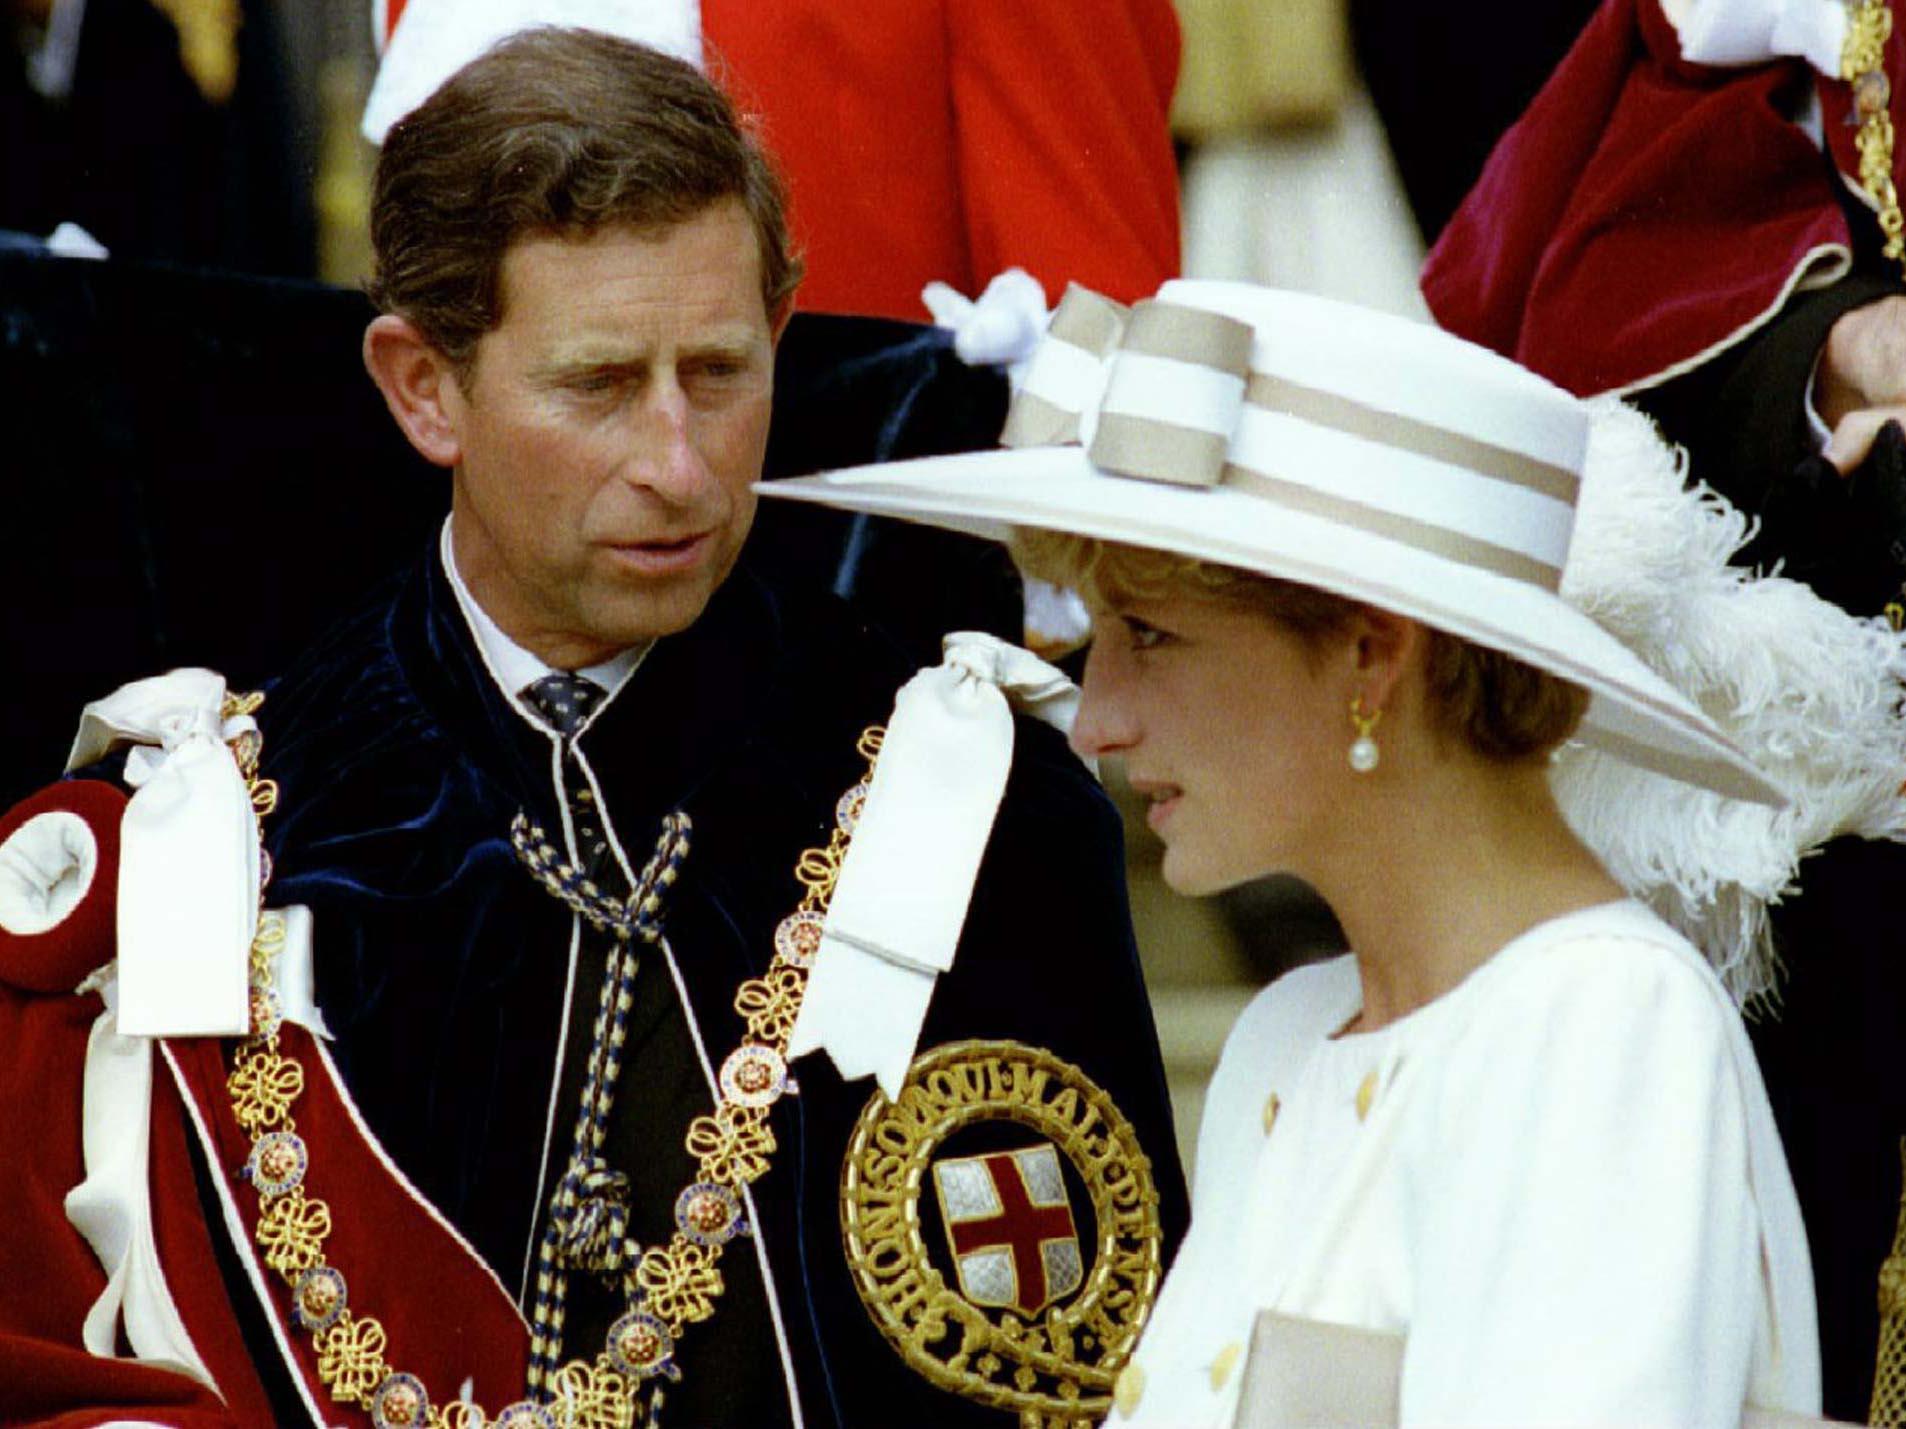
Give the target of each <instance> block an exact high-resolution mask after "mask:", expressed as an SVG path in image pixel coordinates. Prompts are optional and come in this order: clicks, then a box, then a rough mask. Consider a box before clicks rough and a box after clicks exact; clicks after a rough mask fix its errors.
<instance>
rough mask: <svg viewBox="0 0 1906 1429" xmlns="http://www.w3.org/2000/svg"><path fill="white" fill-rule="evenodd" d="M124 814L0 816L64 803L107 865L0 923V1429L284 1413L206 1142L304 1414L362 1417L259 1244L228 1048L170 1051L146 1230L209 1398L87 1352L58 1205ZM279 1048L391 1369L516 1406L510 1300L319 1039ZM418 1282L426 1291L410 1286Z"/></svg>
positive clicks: (56, 800) (191, 1046)
mask: <svg viewBox="0 0 1906 1429" xmlns="http://www.w3.org/2000/svg"><path fill="white" fill-rule="evenodd" d="M125 804H126V796H125V795H124V794H123V793H121V792H120V791H119V790H118V789H116V788H114V787H113V786H112V785H110V784H103V783H98V782H95V781H90V780H75V781H73V782H70V783H64V784H56V785H53V786H51V787H50V788H48V789H46V790H43V791H42V792H41V793H39V794H36V795H34V796H33V797H32V798H30V799H28V800H26V801H24V802H22V803H21V804H19V805H17V806H15V807H14V808H13V809H12V810H11V811H8V812H7V813H6V814H5V816H4V817H3V818H0V842H4V841H5V840H6V838H7V837H8V836H9V835H11V834H12V833H13V831H14V830H15V829H17V828H18V827H19V826H20V825H21V824H23V823H25V822H26V821H27V820H28V819H29V818H32V817H34V816H35V815H37V814H39V813H42V812H45V811H47V810H50V809H65V810H69V811H71V812H74V813H77V814H79V815H80V816H81V817H83V818H84V819H86V821H87V823H88V824H89V825H90V826H91V827H92V829H93V831H94V837H95V839H96V840H97V844H98V848H99V854H100V860H99V865H98V868H97V870H96V872H95V875H94V878H93V883H92V886H91V889H90V890H89V891H88V893H87V895H86V897H85V898H84V899H83V900H82V901H81V903H80V905H79V906H78V908H77V909H76V910H75V911H74V912H73V914H72V915H71V916H69V917H68V918H67V920H66V921H65V922H63V923H61V924H60V925H58V926H57V927H56V928H54V929H52V930H50V931H49V932H47V933H45V934H41V935H38V936H32V937H22V936H16V935H14V934H12V933H7V932H5V931H4V930H0V1047H5V1048H6V1052H7V1055H6V1056H5V1057H0V1106H4V1107H6V1108H7V1109H8V1115H7V1117H6V1118H5V1119H4V1120H0V1205H4V1206H5V1207H6V1209H7V1214H6V1217H5V1219H4V1220H3V1221H0V1286H4V1287H5V1288H6V1293H5V1294H0V1424H27V1423H30V1424H35V1425H42V1426H58V1429H82V1426H89V1425H101V1424H109V1423H112V1422H115V1421H120V1420H136V1421H147V1420H150V1421H152V1422H154V1423H159V1424H165V1425H168V1426H177V1429H255V1426H259V1425H266V1424H270V1423H272V1422H273V1418H274V1416H273V1413H272V1409H271V1406H270V1403H269V1401H268V1400H267V1398H266V1395H265V1391H264V1389H263V1388H262V1386H261V1385H260V1383H259V1380H258V1377H257V1374H256V1372H255V1371H254V1369H253V1366H252V1364H251V1361H250V1358H249V1354H248V1351H247V1348H246V1345H245V1343H244V1340H243V1337H242V1335H241V1332H240V1330H239V1327H238V1320H237V1318H236V1316H235V1314H234V1311H233V1308H232V1305H231V1301H230V1299H229V1297H228V1295H227V1292H226V1288H225V1284H224V1282H223V1280H222V1278H221V1275H220V1271H219V1266H218V1262H217V1260H216V1258H215V1256H214V1253H213V1249H212V1244H211V1240H210V1236H209V1233H208V1230H207V1226H206V1223H205V1219H204V1216H203V1213H202V1210H201V1206H200V1201H199V1196H198V1191H197V1188H196V1185H195V1181H194V1176H193V1171H192V1163H191V1157H190V1152H189V1149H188V1146H187V1141H186V1138H187V1137H188V1136H197V1137H198V1138H199V1139H200V1142H201V1148H202V1152H203V1154H204V1158H205V1160H206V1162H207V1164H209V1165H211V1166H213V1167H216V1168H217V1171H218V1176H217V1180H218V1182H219V1187H220V1189H219V1195H220V1198H221V1200H222V1201H223V1202H224V1204H225V1206H226V1209H227V1214H228V1215H230V1216H236V1217H237V1218H238V1220H239V1221H240V1222H241V1223H242V1224H243V1226H244V1227H245V1230H246V1233H247V1234H246V1236H245V1238H244V1242H243V1244H244V1254H245V1257H246V1260H247V1262H248V1264H247V1273H248V1274H250V1275H252V1276H253V1277H254V1283H260V1282H262V1283H264V1284H266V1285H268V1286H269V1287H270V1289H269V1292H268V1294H267V1296H266V1297H264V1299H265V1300H266V1302H267V1303H268V1304H269V1306H270V1313H271V1315H272V1319H273V1333H274V1335H275V1336H276V1337H277V1338H278V1340H279V1342H280V1344H281V1346H289V1347H290V1348H291V1353H292V1357H293V1363H294V1364H295V1365H296V1368H297V1371H298V1372H299V1374H300V1376H301V1377H302V1379H303V1381H304V1393H305V1394H306V1395H307V1396H308V1400H307V1402H308V1404H309V1405H311V1406H313V1407H314V1408H315V1412H316V1413H318V1414H321V1415H322V1416H323V1422H326V1423H333V1422H338V1421H340V1420H343V1419H346V1418H351V1417H352V1416H350V1415H349V1414H348V1413H347V1412H346V1411H344V1410H343V1409H342V1408H341V1407H340V1406H337V1405H334V1404H333V1403H332V1402H331V1400H330V1398H329V1396H328V1394H327V1393H326V1392H325V1390H324V1389H323V1387H322V1386H321V1384H320V1382H319V1380H318V1378H317V1373H316V1370H317V1365H316V1357H315V1352H314V1350H313V1348H312V1342H311V1337H310V1335H309V1334H307V1333H306V1332H304V1331H302V1330H300V1329H298V1328H297V1327H295V1326H294V1325H292V1324H291V1323H290V1319H289V1315H288V1309H289V1296H288V1293H287V1291H286V1288H285V1286H284V1284H283V1282H282V1280H281V1278H280V1277H279V1276H278V1275H277V1274H276V1272H274V1271H271V1270H269V1269H268V1268H266V1267H265V1266H264V1264H263V1263H262V1260H260V1259H259V1254H258V1251H257V1247H256V1244H255V1242H253V1241H252V1239H251V1236H250V1232H251V1230H252V1229H253V1228H254V1227H255V1226H256V1224H257V1220H258V1196H257V1195H256V1193H255V1192H254V1191H252V1189H251V1188H250V1187H249V1186H248V1185H246V1184H245V1183H244V1182H243V1181H242V1180H240V1179H239V1177H238V1176H237V1174H236V1173H237V1170H238V1168H240V1167H242V1166H243V1165H244V1164H245V1161H246V1158H247V1156H248V1155H249V1154H250V1149H251V1142H250V1138H249V1137H248V1136H247V1135H246V1134H245V1133H244V1132H243V1131H242V1130H241V1129H240V1127H239V1126H238V1124H237V1121H236V1120H235V1118H234V1117H233V1114H232V1101H231V1096H230V1094H229V1093H228V1092H227V1090H226V1087H225V1078H226V1074H227V1072H228V1070H229V1056H230V1043H229V1042H227V1041H226V1040H224V1039H218V1038H191V1039H183V1040H178V1041H168V1042H165V1043H162V1044H160V1045H159V1047H158V1049H157V1060H156V1061H155V1065H154V1067H153V1079H152V1091H153V1101H152V1114H151V1118H150V1121H151V1128H152V1145H151V1163H150V1175H149V1190H150V1194H151V1200H152V1211H153V1233H154V1239H155V1241H156V1243H157V1248H158V1251H159V1258H160V1262H161V1264H162V1265H163V1267H164V1273H165V1277H166V1285H167V1288H168V1289H169V1290H170V1292H171V1295H172V1298H173V1302H174V1304H175V1306H176V1308H177V1310H178V1312H179V1316H180V1318H181V1320H182V1321H183V1322H184V1324H185V1327H186V1330H187V1333H188V1334H189V1335H190V1336H191V1339H192V1343H193V1347H194V1348H195V1349H196V1350H197V1351H198V1354H199V1357H200V1358H201V1359H202V1360H203V1361H204V1362H205V1366H206V1368H207V1370H209V1371H210V1373H211V1375H212V1377H213V1379H214V1380H215V1381H216V1383H217V1391H216V1392H214V1391H212V1390H210V1389H208V1388H207V1387H206V1386H204V1385H203V1384H201V1383H200V1382H199V1381H197V1380H196V1379H193V1378H190V1377H188V1376H186V1375H184V1374H181V1373H178V1372H175V1371H173V1370H171V1369H168V1368H163V1367H159V1366H155V1365H151V1364H143V1363H140V1362H137V1361H135V1360H132V1359H130V1358H120V1359H108V1358H104V1357H101V1356H96V1355H93V1354H90V1353H88V1352H87V1351H86V1350H85V1349H84V1348H82V1338H81V1325H82V1324H83V1323H84V1321H85V1318H86V1313H87V1311H88V1310H89V1309H90V1308H91V1306H92V1304H93V1302H94V1301H95V1300H96V1299H97V1298H98V1297H99V1295H100V1293H101V1291H102V1290H104V1289H105V1286H106V1275H105V1272H104V1270H103V1269H102V1268H101V1266H100V1263H99V1260H98V1258H97V1257H96V1256H95V1254H94V1253H93V1250H92V1248H91V1247H90V1246H88V1245H87V1243H86V1241H85V1239H84V1238H83V1237H82V1236H81V1235H80V1233H79V1231H78V1230H76V1229H75V1228H74V1226H73V1224H72V1222H71V1221H70V1220H69V1219H68V1218H67V1215H66V1212H65V1209H64V1202H65V1197H66V1194H67V1192H69V1191H70V1190H71V1189H72V1188H73V1187H74V1186H76V1185H78V1184H79V1183H80V1182H81V1181H82V1180H84V1179H85V1174H86V1171H85V1160H84V1154H83V1150H82V1147H81V1141H80V1134H81V1133H80V1120H79V1118H78V1117H76V1116H75V1115H74V1111H75V1109H76V1108H78V1107H79V1106H81V1105H82V1102H83V1088H84V1074H85V1065H86V1051H87V1037H88V1034H89V1032H90V1031H91V1028H92V1025H93V1022H94V1020H95V1019H96V1018H97V1017H98V1016H99V1013H100V1010H101V1006H102V1004H101V1002H100V999H99V996H98V994H97V993H92V992H88V993H83V994H80V993H74V992H73V991H72V989H73V988H74V987H75V986H76V985H78V983H79V982H80V981H81V979H82V978H84V977H85V976H86V975H87V974H88V973H89V972H91V971H92V970H94V969H95V968H97V967H98V966H100V965H101V964H103V963H104V962H106V961H107V960H108V959H109V958H110V957H111V955H112V951H113V947H114V936H113V926H114V898H113V890H114V888H115V887H116V885H117V881H118V834H119V818H120V814H121V812H122V811H123V809H124V807H125ZM282 1045H283V1050H284V1051H285V1053H286V1054H287V1055H289V1056H292V1057H294V1058H296V1059H297V1060H298V1061H299V1062H300V1063H301V1064H302V1065H303V1067H304V1069H305V1089H304V1092H303V1094H302V1095H301V1096H300V1097H299V1099H298V1101H297V1104H296V1105H295V1107H294V1108H293V1114H294V1115H295V1116H296V1118H297V1121H298V1128H299V1132H300V1134H301V1135H302V1136H303V1137H304V1138H305V1139H306V1141H307V1143H308V1144H309V1145H310V1146H312V1148H313V1165H312V1171H311V1173H310V1174H311V1180H310V1183H309V1194H312V1195H315V1196H318V1197H319V1198H321V1199H325V1200H327V1201H329V1202H330V1203H332V1204H333V1206H334V1207H335V1208H336V1209H338V1210H344V1209H345V1208H346V1207H348V1213H346V1214H339V1215H334V1217H333V1226H332V1231H331V1234H330V1237H329V1238H328V1240H327V1241H326V1242H325V1251H326V1257H327V1259H328V1260H330V1261H331V1263H333V1264H336V1265H338V1266H339V1267H340V1268H343V1269H344V1271H345V1274H346V1275H347V1277H348V1291H349V1298H350V1302H351V1304H352V1305H353V1307H354V1308H355V1309H356V1310H357V1312H358V1313H359V1314H360V1315H371V1316H374V1317H375V1318H376V1319H377V1320H379V1322H380V1323H382V1325H383V1326H384V1329H385V1330H386V1332H387V1333H388V1335H389V1338H390V1349H389V1351H388V1352H387V1357H388V1358H389V1359H390V1360H391V1361H393V1362H394V1365H395V1367H396V1368H399V1369H403V1370H408V1371H410V1372H412V1373H415V1374H418V1375H420V1376H422V1377H423V1379H424V1381H425V1383H426V1384H433V1385H443V1384H453V1385H454V1384H458V1383H460V1382H461V1381H462V1379H463V1378H464V1376H465V1375H471V1376H473V1377H474V1390H475V1393H476V1397H477V1400H478V1402H479V1403H483V1404H488V1405H490V1406H492V1407H498V1406H501V1405H503V1404H506V1403H508V1402H510V1400H511V1399H512V1398H514V1397H515V1396H516V1395H518V1394H520V1392H521V1387H522V1383H523V1365H524V1356H525V1351H526V1345H527V1336H526V1333H525V1329H524V1325H523V1320H522V1317H521V1315H520V1314H519V1313H518V1312H517V1309H516V1307H515V1305H514V1304H513V1303H512V1302H511V1300H510V1298H509V1296H508V1294H507V1293H506V1292H505V1291H504V1290H503V1288H502V1287H501V1286H500V1285H498V1284H497V1282H496V1280H495V1278H494V1277H493V1276H491V1275H490V1273H489V1272H488V1271H487V1270H486V1269H485V1268H484V1267H483V1265H482V1264H481V1262H480V1261H479V1260H478V1259H477V1258H476V1257H475V1256H474V1255H472V1254H470V1253H469V1252H468V1250H467V1248H466V1247H465V1246H464V1243H463V1242H462V1240H461V1239H460V1238H459V1237H458V1236H457V1235H456V1233H455V1231H453V1230H452V1229H451V1228H450V1227H449V1225H448V1224H447V1223H446V1222H445V1221H444V1220H443V1218H442V1217H441V1216H439V1215H438V1214H437V1213H436V1212H435V1211H434V1210H432V1209H431V1208H430V1207H429V1205H428V1204H427V1203H426V1202H425V1201H424V1200H423V1199H422V1198H421V1197H420V1196H418V1195H417V1194H416V1193H415V1192H414V1191H413V1190H412V1189H411V1188H410V1187H409V1186H408V1185H407V1184H406V1183H405V1182H404V1181H403V1179H402V1178H401V1176H399V1175H398V1174H397V1173H396V1171H395V1169H394V1168H393V1167H392V1166H390V1164H389V1162H388V1161H387V1159H386V1158H385V1157H384V1156H383V1154H382V1153H381V1152H380V1151H379V1150H378V1149H377V1148H376V1146H375V1145H374V1144H373V1143H372V1142H371V1141H370V1140H369V1139H368V1138H367V1137H365V1136H364V1135H363V1134H362V1129H361V1125H360V1123H359V1121H358V1118H357V1116H356V1113H355V1112H354V1110H353V1109H352V1108H351V1106H350V1103H349V1099H348V1097H346V1096H345V1094H344V1093H343V1092H342V1090H341V1088H340V1087H339V1086H338V1084H337V1083H336V1082H335V1080H334V1078H333V1077H332V1076H331V1075H329V1074H328V1072H327V1063H326V1061H325V1058H324V1056H323V1054H322V1052H321V1051H320V1050H319V1048H318V1045H317V1043H316V1041H315V1039H313V1038H312V1037H311V1036H310V1035H309V1034H308V1033H307V1032H305V1031H304V1030H303V1029H302V1028H298V1027H293V1026H287V1027H286V1028H285V1029H284V1032H283V1044H282ZM394 1247H397V1248H401V1249H397V1250H394V1249H393V1248H394ZM426 1286H427V1287H428V1293H425V1294H420V1293H418V1291H419V1287H426ZM123 1348H124V1347H123V1346H122V1350H123ZM353 1422H355V1420H353Z"/></svg>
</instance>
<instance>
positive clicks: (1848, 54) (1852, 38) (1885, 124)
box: [1840, 0, 1906, 259]
mask: <svg viewBox="0 0 1906 1429" xmlns="http://www.w3.org/2000/svg"><path fill="white" fill-rule="evenodd" d="M1892 33H1893V12H1892V9H1891V8H1890V7H1889V5H1888V4H1887V0H1858V3H1856V4H1854V5H1852V6H1851V7H1850V8H1849V9H1848V11H1847V27H1846V39H1845V40H1844V41H1843V42H1842V44H1841V47H1840V78H1841V79H1843V80H1845V81H1846V82H1847V83H1848V84H1850V85H1852V86H1853V105H1854V112H1855V113H1856V114H1857V115H1858V116H1859V121H1860V130H1859V133H1858V134H1856V135H1855V136H1854V138H1853V146H1854V148H1855V149H1856V150H1857V151H1858V153H1859V156H1860V187H1861V188H1862V189H1864V190H1865V191H1866V196H1867V197H1868V198H1869V199H1871V200H1872V203H1873V208H1874V211H1875V213H1876V214H1877V215H1878V218H1879V225H1880V232H1881V233H1882V234H1884V235H1885V238H1886V242H1885V245H1884V246H1883V248H1882V250H1881V251H1882V252H1883V253H1884V254H1885V255H1886V256H1887V257H1888V258H1893V259H1900V258H1906V214H1902V213H1901V212H1900V206H1899V192H1898V190H1897V189H1896V188H1895V187H1894V182H1893V140H1894V135H1893V117H1892V114H1891V113H1890V112H1889V110H1890V105H1891V103H1892V85H1891V83H1890V82H1889V81H1888V79H1887V77H1886V42H1887V40H1888V39H1889V38H1890V37H1891V35H1892Z"/></svg>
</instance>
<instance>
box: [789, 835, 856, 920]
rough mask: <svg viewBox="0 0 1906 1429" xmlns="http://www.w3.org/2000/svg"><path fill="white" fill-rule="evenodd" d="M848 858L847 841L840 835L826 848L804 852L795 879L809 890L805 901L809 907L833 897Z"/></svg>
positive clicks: (795, 867)
mask: <svg viewBox="0 0 1906 1429" xmlns="http://www.w3.org/2000/svg"><path fill="white" fill-rule="evenodd" d="M846 857H847V841H846V840H845V839H843V838H841V837H840V836H839V834H838V833H837V834H836V835H835V838H834V841H833V842H832V843H830V844H829V845H828V846H827V847H826V848H810V849H803V850H802V852H801V859H800V862H798V863H796V864H795V865H794V877H795V879H796V880H797V881H799V883H800V885H801V887H802V888H804V889H806V890H807V892H806V895H805V901H806V903H807V904H808V905H809V906H812V905H814V904H815V903H817V902H819V901H822V900H825V899H826V898H828V897H831V896H832V894H833V892H834V885H835V884H836V883H838V882H840V870H841V864H842V863H843V862H845V861H846Z"/></svg>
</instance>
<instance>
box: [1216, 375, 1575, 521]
mask: <svg viewBox="0 0 1906 1429" xmlns="http://www.w3.org/2000/svg"><path fill="white" fill-rule="evenodd" d="M1244 400H1245V401H1247V402H1249V403H1250V404H1251V405H1252V406H1254V407H1263V408H1265V409H1266V410H1268V411H1272V412H1283V413H1285V414H1286V415H1287V416H1292V417H1296V418H1298V419H1299V420H1300V421H1305V422H1310V423H1311V424H1313V425H1315V426H1319V427H1328V428H1330V430H1332V431H1333V432H1342V433H1344V434H1345V435H1347V436H1353V437H1362V438H1364V439H1365V440H1366V441H1372V442H1380V443H1381V444H1382V445H1384V446H1386V447H1394V448H1396V449H1397V450H1398V451H1405V452H1410V453H1412V454H1413V455H1415V456H1420V457H1426V458H1428V459H1429V460H1430V461H1436V462H1442V463H1443V464H1444V465H1446V466H1459V467H1462V468H1463V469H1464V470H1465V471H1473V472H1475V473H1476V474H1477V475H1478V476H1486V477H1488V478H1490V479H1491V480H1492V481H1506V482H1508V483H1509V484H1510V485H1512V486H1520V487H1522V488H1524V489H1525V490H1528V491H1534V492H1539V493H1540V494H1541V495H1543V496H1547V497H1549V498H1550V499H1552V500H1555V501H1560V502H1562V503H1564V504H1565V505H1568V506H1571V507H1572V506H1574V505H1575V497H1576V494H1577V493H1578V492H1579V491H1580V490H1581V488H1582V479H1581V477H1580V476H1578V475H1576V473H1574V472H1572V471H1570V470H1569V469H1568V468H1567V467H1564V466H1556V465H1554V464H1553V463H1550V462H1545V461H1540V460H1538V459H1537V458H1535V457H1532V456H1527V455H1524V454H1523V453H1522V452H1516V451H1510V450H1509V449H1508V448H1507V447H1499V446H1496V445H1495V444H1494V443H1491V442H1485V441H1481V440H1479V439H1477V438H1475V437H1471V436H1465V435H1464V434H1463V433H1461V432H1453V431H1451V430H1450V429H1449V428H1447V427H1438V426H1435V425H1433V424H1431V423H1429V422H1424V421H1419V420H1417V419H1416V418H1414V417H1405V416H1402V415H1400V414H1399V413H1396V412H1383V411H1379V410H1378V409H1377V408H1375V407H1369V406H1365V405H1364V404H1363V403H1361V402H1358V401H1355V400H1354V399H1352V398H1349V397H1344V396H1341V395H1339V394H1338V393H1335V392H1326V391H1323V390H1322V389H1321V388H1317V387H1307V386H1305V385H1304V384H1303V383H1301V382H1293V381H1291V380H1290V379H1289V378H1287V377H1277V376H1273V375H1272V374H1271V373H1268V372H1254V373H1252V374H1251V379H1250V381H1249V382H1248V383H1247V384H1246V386H1245V389H1244Z"/></svg>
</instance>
